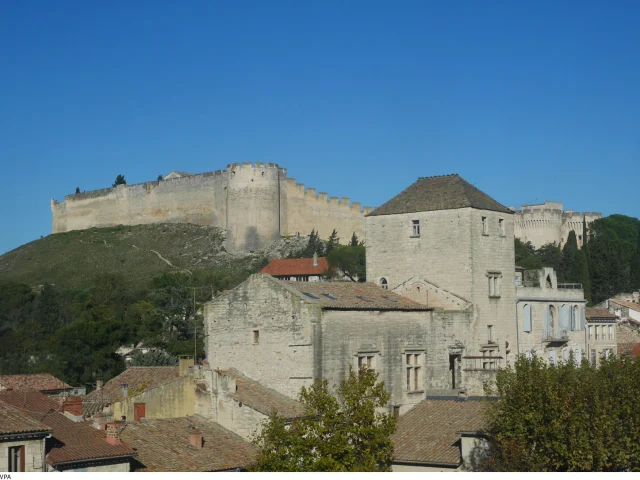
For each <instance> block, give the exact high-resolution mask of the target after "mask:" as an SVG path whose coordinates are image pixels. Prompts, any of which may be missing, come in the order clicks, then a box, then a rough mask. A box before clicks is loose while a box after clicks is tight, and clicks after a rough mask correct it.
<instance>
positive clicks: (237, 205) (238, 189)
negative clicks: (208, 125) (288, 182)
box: [226, 163, 284, 252]
mask: <svg viewBox="0 0 640 480" xmlns="http://www.w3.org/2000/svg"><path fill="white" fill-rule="evenodd" d="M282 172H284V169H281V168H279V167H278V165H276V164H273V163H267V164H264V163H256V164H255V166H253V165H252V164H251V163H232V164H231V165H228V166H227V175H228V182H227V209H226V210H227V239H226V248H227V250H228V251H229V252H249V251H255V250H259V249H260V248H262V247H264V246H266V245H267V244H269V243H270V242H272V241H273V240H276V239H278V238H279V237H280V175H281V174H282Z"/></svg>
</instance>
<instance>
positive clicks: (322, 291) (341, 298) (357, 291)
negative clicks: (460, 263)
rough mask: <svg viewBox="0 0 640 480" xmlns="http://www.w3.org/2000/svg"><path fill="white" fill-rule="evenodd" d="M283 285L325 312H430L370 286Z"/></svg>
mask: <svg viewBox="0 0 640 480" xmlns="http://www.w3.org/2000/svg"><path fill="white" fill-rule="evenodd" d="M274 281H277V280H274ZM282 283H283V284H285V285H286V286H287V288H290V289H293V290H295V291H296V292H298V293H300V294H302V295H303V297H304V300H305V301H308V302H310V303H317V304H320V305H321V306H322V308H324V309H327V310H416V311H429V310H433V308H430V307H427V306H426V305H422V304H420V303H417V302H414V301H413V300H410V299H408V298H406V297H403V296H401V295H398V294H396V293H393V292H390V291H389V290H385V289H383V288H382V287H379V286H378V285H375V284H373V283H356V282H288V281H282Z"/></svg>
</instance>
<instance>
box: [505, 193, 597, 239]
mask: <svg viewBox="0 0 640 480" xmlns="http://www.w3.org/2000/svg"><path fill="white" fill-rule="evenodd" d="M599 218H602V214H601V213H597V212H585V213H579V212H574V211H573V210H567V211H563V210H562V203H559V202H544V203H543V204H537V205H522V207H521V208H520V210H518V211H516V215H515V231H514V234H515V236H516V237H517V238H519V239H520V240H522V241H523V242H531V243H532V244H533V246H534V247H535V248H540V247H542V246H543V245H546V244H547V243H554V242H555V243H556V244H557V245H559V246H560V248H562V247H563V246H564V244H565V243H566V242H567V238H568V236H569V232H571V231H574V232H575V233H576V240H577V241H578V247H582V243H583V241H584V240H583V238H582V223H583V220H586V221H587V225H588V224H590V223H591V222H593V221H594V220H597V219H599Z"/></svg>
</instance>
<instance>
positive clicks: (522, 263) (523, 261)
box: [514, 238, 542, 270]
mask: <svg viewBox="0 0 640 480" xmlns="http://www.w3.org/2000/svg"><path fill="white" fill-rule="evenodd" d="M514 242H515V244H514V247H515V254H516V265H518V266H519V267H522V268H524V269H525V270H536V269H538V268H542V262H541V261H540V259H539V258H538V257H537V256H536V249H535V247H534V246H533V245H532V244H531V242H526V243H524V242H522V241H521V240H520V239H519V238H516V239H515V241H514Z"/></svg>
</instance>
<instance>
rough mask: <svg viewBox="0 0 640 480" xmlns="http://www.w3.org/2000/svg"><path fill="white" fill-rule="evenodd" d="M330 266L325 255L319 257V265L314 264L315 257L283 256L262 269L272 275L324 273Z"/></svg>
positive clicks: (262, 271) (261, 271)
mask: <svg viewBox="0 0 640 480" xmlns="http://www.w3.org/2000/svg"><path fill="white" fill-rule="evenodd" d="M328 268H329V262H327V259H326V258H325V257H319V258H318V265H317V266H315V267H314V266H313V258H282V259H279V260H274V261H273V262H271V263H270V264H269V265H267V266H266V267H264V268H263V269H262V270H260V273H265V274H267V275H272V276H280V275H322V274H323V273H324V272H326V271H327V269H328Z"/></svg>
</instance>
